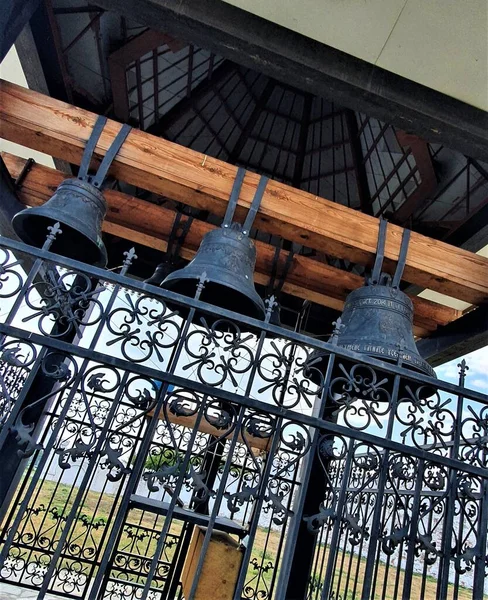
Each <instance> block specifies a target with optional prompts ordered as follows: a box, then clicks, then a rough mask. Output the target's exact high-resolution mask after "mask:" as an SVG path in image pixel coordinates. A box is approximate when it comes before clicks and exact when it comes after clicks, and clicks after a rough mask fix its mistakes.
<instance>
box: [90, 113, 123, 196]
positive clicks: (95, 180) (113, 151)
mask: <svg viewBox="0 0 488 600" xmlns="http://www.w3.org/2000/svg"><path fill="white" fill-rule="evenodd" d="M106 123H107V117H103V116H99V117H98V119H97V121H96V123H95V126H94V127H93V130H92V132H91V134H90V137H89V138H88V142H87V143H86V146H85V150H84V151H83V156H82V159H81V163H80V169H79V171H78V179H80V180H81V181H87V182H88V183H91V184H92V185H94V186H95V187H97V188H100V187H101V185H102V183H103V181H104V179H105V177H106V176H107V173H108V170H109V168H110V165H111V164H112V162H113V160H114V158H115V157H116V156H117V153H118V151H119V150H120V148H121V146H122V144H123V143H124V142H125V139H126V138H127V136H128V135H129V131H130V130H131V127H130V126H129V125H122V127H121V128H120V131H119V132H118V134H117V135H116V136H115V139H114V141H113V142H112V143H111V144H110V147H109V149H108V150H107V152H106V154H105V156H104V157H103V160H102V163H101V165H100V167H99V168H98V171H97V173H96V174H95V175H93V176H92V175H89V174H88V170H89V168H90V163H91V160H92V157H93V152H94V151H95V148H96V146H97V143H98V140H99V139H100V136H101V134H102V131H103V128H104V127H105V124H106Z"/></svg>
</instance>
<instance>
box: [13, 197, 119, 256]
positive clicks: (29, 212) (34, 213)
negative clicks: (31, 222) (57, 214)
mask: <svg viewBox="0 0 488 600" xmlns="http://www.w3.org/2000/svg"><path fill="white" fill-rule="evenodd" d="M46 204H47V203H46ZM44 207H45V204H43V205H42V206H34V207H32V208H24V209H23V210H21V211H20V212H18V213H16V214H15V215H14V216H13V218H12V227H13V229H14V231H15V233H16V234H17V236H18V237H19V239H20V240H22V241H23V242H24V243H26V244H28V245H29V246H32V247H33V248H42V246H43V244H44V241H45V239H46V238H47V235H48V232H47V227H48V226H49V225H54V224H55V223H56V222H57V221H55V220H54V219H53V217H52V215H50V214H45V213H46V211H44V210H43V209H44ZM32 217H42V218H43V219H46V221H50V223H47V224H46V237H45V238H44V241H43V242H42V244H39V243H37V242H36V240H35V238H33V237H32V236H30V235H29V234H28V232H27V230H26V229H25V228H23V227H22V224H23V223H25V221H26V220H27V219H31V218H32ZM73 222H76V223H80V224H81V225H83V224H84V223H83V221H81V220H80V219H78V218H77V217H74V218H73ZM59 223H60V225H61V231H63V226H64V227H67V228H68V229H69V230H72V231H76V230H75V229H74V228H73V227H71V225H69V224H68V223H63V222H62V221H59ZM77 233H80V231H78V232H77ZM61 235H69V232H67V231H63V232H62V233H61ZM84 239H85V243H89V244H90V246H91V247H92V249H94V250H95V252H96V255H97V258H96V260H95V261H90V262H89V264H91V265H93V266H97V267H105V266H106V265H107V262H108V255H107V249H106V248H105V244H104V243H103V241H102V240H101V239H100V244H97V243H96V242H95V241H94V240H92V239H90V238H89V237H86V236H84ZM49 251H50V252H53V254H58V255H59V256H63V254H60V253H57V252H55V251H53V250H49ZM65 258H69V259H71V260H77V261H78V262H83V261H82V260H80V259H77V258H73V257H72V256H65Z"/></svg>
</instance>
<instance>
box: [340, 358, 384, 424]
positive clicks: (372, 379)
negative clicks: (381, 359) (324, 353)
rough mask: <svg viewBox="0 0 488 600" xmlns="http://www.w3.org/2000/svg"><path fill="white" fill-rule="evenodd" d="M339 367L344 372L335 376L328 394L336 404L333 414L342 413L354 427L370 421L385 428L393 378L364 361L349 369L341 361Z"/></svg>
mask: <svg viewBox="0 0 488 600" xmlns="http://www.w3.org/2000/svg"><path fill="white" fill-rule="evenodd" d="M339 371H340V372H341V373H342V374H339V375H338V376H336V377H334V378H333V379H332V381H331V383H330V386H329V398H330V400H331V402H332V406H335V407H336V408H335V410H334V411H333V413H332V414H333V415H334V416H335V417H338V416H339V415H340V416H341V417H342V418H343V419H344V422H345V424H346V425H347V426H348V427H351V428H353V429H357V430H364V429H368V428H369V427H370V426H371V425H375V426H376V427H378V428H379V429H382V428H383V427H384V418H385V417H386V416H387V415H388V413H389V412H390V403H391V393H390V391H391V385H390V384H391V381H390V379H389V378H388V377H385V376H383V375H378V374H377V373H376V371H375V370H374V369H373V368H372V367H369V366H367V365H362V364H355V365H353V366H352V367H350V369H349V370H348V369H347V368H346V367H345V366H344V365H343V364H342V363H340V364H339Z"/></svg>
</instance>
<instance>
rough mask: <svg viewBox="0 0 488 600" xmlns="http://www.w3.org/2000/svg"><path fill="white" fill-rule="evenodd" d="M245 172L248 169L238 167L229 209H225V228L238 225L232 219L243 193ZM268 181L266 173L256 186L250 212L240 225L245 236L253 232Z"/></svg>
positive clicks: (223, 223) (223, 225)
mask: <svg viewBox="0 0 488 600" xmlns="http://www.w3.org/2000/svg"><path fill="white" fill-rule="evenodd" d="M245 174H246V169H244V168H242V167H239V168H238V169H237V174H236V178H235V179H234V184H233V186H232V192H231V194H230V198H229V202H228V204H227V209H226V211H225V215H224V220H223V221H222V228H223V229H228V228H229V227H231V226H233V225H238V224H236V223H233V221H232V219H233V218H234V213H235V211H236V207H237V202H238V200H239V195H240V193H241V188H242V182H243V181H244V176H245ZM268 181H269V178H268V177H265V176H264V175H263V176H261V178H260V180H259V183H258V187H257V188H256V193H255V194H254V198H253V199H252V202H251V206H250V207H249V212H248V213H247V216H246V219H245V221H244V223H243V225H241V226H240V227H241V228H242V234H243V235H245V236H249V234H250V232H251V228H252V225H253V223H254V219H255V218H256V215H257V212H258V210H259V206H260V205H261V200H262V199H263V194H264V190H265V189H266V185H267V183H268Z"/></svg>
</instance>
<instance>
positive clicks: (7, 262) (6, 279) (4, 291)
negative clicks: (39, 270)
mask: <svg viewBox="0 0 488 600" xmlns="http://www.w3.org/2000/svg"><path fill="white" fill-rule="evenodd" d="M12 259H14V260H12ZM22 262H23V261H22V260H16V259H15V257H14V256H13V254H12V253H11V252H10V251H9V250H6V249H5V248H0V298H12V297H14V296H16V295H17V294H18V293H19V292H20V290H21V288H22V285H23V284H24V279H23V276H22V270H21V269H20V268H16V267H21V265H22Z"/></svg>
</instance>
